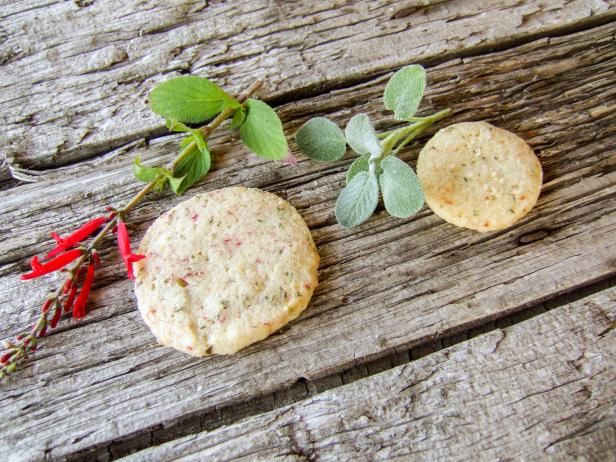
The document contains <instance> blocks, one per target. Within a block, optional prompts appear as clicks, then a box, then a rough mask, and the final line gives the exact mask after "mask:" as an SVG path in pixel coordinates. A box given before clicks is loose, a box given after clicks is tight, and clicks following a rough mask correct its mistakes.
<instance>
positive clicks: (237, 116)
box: [231, 107, 246, 128]
mask: <svg viewBox="0 0 616 462" xmlns="http://www.w3.org/2000/svg"><path fill="white" fill-rule="evenodd" d="M244 119H246V110H245V109H244V108H243V107H239V108H237V110H236V111H235V112H234V113H233V119H232V120H231V128H240V127H241V125H242V124H243V123H244Z"/></svg>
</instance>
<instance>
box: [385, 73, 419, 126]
mask: <svg viewBox="0 0 616 462" xmlns="http://www.w3.org/2000/svg"><path fill="white" fill-rule="evenodd" d="M425 89H426V71H425V70H424V68H423V67H422V66H420V65H418V64H414V65H412V66H406V67H403V68H402V69H400V70H399V71H398V72H396V73H395V74H394V75H393V76H392V77H391V79H389V82H387V86H386V87H385V93H384V95H383V102H384V103H385V107H386V108H387V109H389V110H390V111H394V117H395V118H396V119H397V120H408V119H409V118H411V117H412V116H413V115H414V114H415V112H416V111H417V108H418V107H419V103H420V102H421V98H423V94H424V91H425Z"/></svg>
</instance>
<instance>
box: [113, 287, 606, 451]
mask: <svg viewBox="0 0 616 462" xmlns="http://www.w3.org/2000/svg"><path fill="white" fill-rule="evenodd" d="M615 325H616V289H615V288H611V289H608V290H606V291H604V292H599V293H598V294H596V295H594V296H591V297H588V298H585V299H582V300H580V301H578V302H576V303H573V304H570V305H567V306H562V307H560V308H556V309H554V310H552V311H549V312H548V313H546V314H543V315H541V316H538V317H536V318H533V319H531V320H528V321H525V322H523V323H520V324H516V325H514V326H512V327H509V328H507V329H497V330H495V331H492V332H490V333H487V334H484V335H482V336H479V337H476V338H474V339H471V340H469V341H467V342H464V343H461V344H459V345H455V346H453V347H451V348H448V349H445V350H442V351H439V352H437V353H435V354H433V355H430V356H428V357H425V358H422V359H420V360H418V361H414V362H411V363H408V364H405V365H402V366H398V367H396V368H394V369H391V370H388V371H386V372H382V373H380V374H377V375H374V376H371V377H368V378H366V379H362V380H359V381H357V382H354V383H352V384H350V385H345V386H342V387H339V388H336V389H334V390H330V391H326V392H324V393H321V394H319V395H316V396H314V397H312V398H310V399H308V400H304V401H300V402H298V403H296V404H294V405H292V406H286V407H282V408H280V409H277V410H275V411H272V412H268V413H265V414H262V415H259V416H255V417H252V418H249V419H246V420H244V421H241V422H238V423H236V424H234V425H230V426H228V427H222V428H220V429H217V430H214V431H211V432H203V433H200V434H196V435H191V436H187V437H185V438H181V439H179V440H177V441H173V442H170V443H167V444H164V445H161V446H159V447H155V448H151V449H147V450H145V451H142V452H140V453H137V454H134V455H132V456H129V457H127V458H125V459H123V460H125V461H126V462H149V461H162V460H181V461H191V460H195V461H196V460H208V461H227V460H268V461H269V460H272V461H274V460H275V461H279V460H280V461H282V460H285V461H286V460H288V461H303V460H324V461H327V460H332V461H347V460H348V461H373V460H392V459H393V460H460V461H461V460H596V461H600V460H614V458H615V457H616V406H614V404H615V403H616V332H615V331H614V326H615Z"/></svg>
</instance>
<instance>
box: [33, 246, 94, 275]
mask: <svg viewBox="0 0 616 462" xmlns="http://www.w3.org/2000/svg"><path fill="white" fill-rule="evenodd" d="M81 254H82V251H81V250H80V249H73V250H69V251H68V252H65V253H63V254H62V255H58V256H57V257H56V258H54V259H53V260H49V261H48V262H47V263H41V262H40V261H39V259H38V257H33V258H32V260H31V261H30V266H32V271H31V272H29V273H27V274H23V275H22V276H21V279H22V280H24V281H25V280H28V279H34V278H37V277H39V276H42V275H44V274H48V273H53V272H54V271H57V270H59V269H62V268H64V267H65V266H66V265H68V264H69V263H71V262H72V261H74V260H76V259H78V258H79V257H80V256H81Z"/></svg>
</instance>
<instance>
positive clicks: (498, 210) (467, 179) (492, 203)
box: [417, 122, 543, 231]
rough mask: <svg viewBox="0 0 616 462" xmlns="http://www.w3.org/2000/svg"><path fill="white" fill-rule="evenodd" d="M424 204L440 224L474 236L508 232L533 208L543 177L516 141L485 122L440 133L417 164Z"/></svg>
mask: <svg viewBox="0 0 616 462" xmlns="http://www.w3.org/2000/svg"><path fill="white" fill-rule="evenodd" d="M417 176H418V178H419V181H420V182H421V186H422V188H423V190H424V194H425V197H426V202H427V204H428V205H429V206H430V208H431V209H432V210H433V211H434V213H436V214H437V215H438V216H440V217H441V218H442V219H443V220H445V221H447V222H449V223H452V224H454V225H457V226H462V227H464V228H470V229H474V230H477V231H493V230H497V229H503V228H507V227H508V226H511V225H512V224H513V223H515V222H516V221H518V220H519V219H520V218H522V217H523V216H524V215H526V214H527V213H528V212H529V211H530V210H531V209H532V208H533V206H534V205H535V203H536V202H537V198H538V197H539V192H540V191H541V183H542V178H543V173H542V170H541V164H540V163H539V159H537V156H535V153H534V152H533V150H532V149H531V148H530V146H528V144H526V142H525V141H524V140H522V139H521V138H520V137H518V136H516V135H514V134H513V133H511V132H508V131H507V130H502V129H500V128H497V127H494V126H492V125H490V124H488V123H486V122H464V123H458V124H454V125H451V126H449V127H447V128H444V129H442V130H439V131H438V133H436V135H434V137H433V138H432V139H431V140H430V141H428V143H427V144H426V145H425V147H424V148H423V149H422V150H421V152H420V154H419V159H418V160H417Z"/></svg>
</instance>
